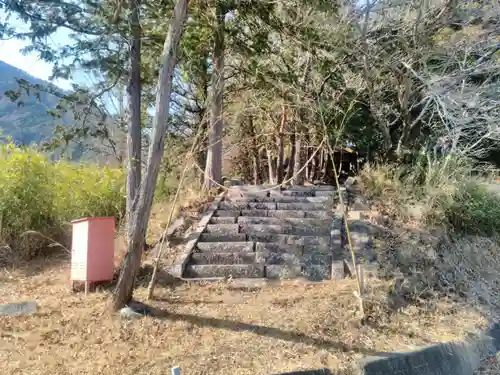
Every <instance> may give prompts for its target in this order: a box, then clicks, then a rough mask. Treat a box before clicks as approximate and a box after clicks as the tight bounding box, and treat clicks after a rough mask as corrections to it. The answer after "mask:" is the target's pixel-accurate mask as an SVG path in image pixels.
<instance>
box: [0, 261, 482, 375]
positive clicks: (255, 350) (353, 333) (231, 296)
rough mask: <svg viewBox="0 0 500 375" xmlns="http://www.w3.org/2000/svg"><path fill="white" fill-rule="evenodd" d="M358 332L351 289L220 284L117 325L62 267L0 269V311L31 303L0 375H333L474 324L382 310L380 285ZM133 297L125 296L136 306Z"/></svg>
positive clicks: (457, 313)
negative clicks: (327, 373)
mask: <svg viewBox="0 0 500 375" xmlns="http://www.w3.org/2000/svg"><path fill="white" fill-rule="evenodd" d="M55 263H57V264H55ZM368 288H369V290H368V293H367V296H366V299H365V300H366V306H367V307H366V309H367V313H368V315H369V316H370V319H369V320H368V322H369V323H368V324H365V325H362V324H361V323H360V319H359V316H358V315H357V309H358V302H357V299H356V298H355V294H354V292H355V290H356V287H355V283H354V282H353V281H352V280H345V281H341V282H339V281H335V282H327V283H322V284H306V283H303V282H300V281H290V282H283V283H280V284H279V285H274V286H264V287H263V288H262V289H257V288H256V289H252V288H246V289H240V288H235V287H234V285H232V284H231V282H229V283H221V284H209V285H197V284H181V285H179V286H176V287H175V288H173V287H168V286H159V287H158V288H157V289H156V292H155V301H153V302H151V304H152V305H153V306H154V307H156V308H158V309H161V310H162V311H163V313H162V316H161V317H155V318H153V317H146V318H141V319H139V320H133V321H127V320H124V319H123V318H121V317H119V316H117V315H115V314H111V313H110V312H109V310H108V309H107V306H108V304H107V302H108V301H109V293H110V290H97V291H96V292H94V293H91V294H89V295H88V296H87V297H85V296H84V295H83V293H71V292H70V289H69V263H68V260H67V258H61V259H60V261H59V262H55V261H54V259H50V260H46V261H43V260H40V261H38V262H32V263H31V264H30V266H29V267H27V268H25V269H20V270H17V271H11V270H7V269H4V270H0V303H3V302H13V301H25V300H32V299H33V300H36V301H37V303H38V305H39V311H38V312H37V313H36V314H35V315H32V316H27V317H10V318H6V317H2V318H0V363H2V374H5V375H8V374H31V375H38V374H47V375H49V374H50V375H62V374H80V375H86V374H89V375H90V374H92V375H95V374H106V375H114V374H120V375H124V374H144V375H145V374H148V375H164V374H167V373H169V371H170V368H171V367H172V366H180V367H181V369H182V371H183V373H184V374H186V375H201V374H242V375H244V374H252V375H257V374H266V375H268V374H273V373H279V372H284V371H292V370H299V369H317V368H324V367H326V368H329V369H332V370H342V369H347V368H350V366H351V365H352V364H353V363H354V362H355V361H356V360H358V359H360V358H362V357H366V356H371V355H376V354H380V353H388V352H394V351H407V350H411V349H415V348H417V347H419V346H421V345H428V344H431V343H434V342H442V341H449V340H454V339H458V338H461V337H463V336H464V335H465V334H466V333H467V332H469V331H475V330H477V329H480V328H481V327H483V326H484V325H485V324H486V321H485V320H484V319H483V318H482V317H481V315H480V314H479V313H477V312H475V311H473V310H470V309H469V307H468V306H466V305H458V304H457V302H452V301H448V300H440V301H434V302H433V303H430V302H427V303H425V304H422V306H420V307H418V308H417V307H415V306H410V307H407V308H405V309H404V310H400V311H399V312H397V313H396V312H390V311H389V310H388V309H387V291H388V290H389V289H390V288H391V281H375V280H372V281H371V282H370V283H368ZM145 294H146V290H145V288H144V287H141V288H139V289H138V290H137V291H136V298H137V299H138V300H143V299H144V298H145Z"/></svg>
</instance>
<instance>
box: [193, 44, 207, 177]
mask: <svg viewBox="0 0 500 375" xmlns="http://www.w3.org/2000/svg"><path fill="white" fill-rule="evenodd" d="M208 57H209V55H208V53H207V54H205V55H204V60H205V61H208ZM202 79H203V81H202V82H203V84H202V91H201V98H200V100H199V102H200V103H201V106H200V107H199V108H200V111H199V113H198V126H200V128H201V129H200V137H199V139H200V144H199V145H198V147H199V149H198V152H197V153H196V155H197V156H196V161H197V163H198V165H199V167H200V169H201V173H200V174H199V178H200V179H199V181H200V184H202V185H203V182H204V181H205V171H204V170H203V168H204V167H205V165H206V163H207V146H208V140H207V130H208V122H209V121H208V119H207V118H206V116H207V112H208V111H207V107H206V106H207V100H208V85H209V79H210V78H209V73H208V63H205V64H204V67H203V73H202Z"/></svg>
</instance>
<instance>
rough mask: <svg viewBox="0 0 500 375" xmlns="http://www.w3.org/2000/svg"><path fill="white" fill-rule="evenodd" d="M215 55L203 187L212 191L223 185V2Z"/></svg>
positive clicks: (218, 7)
mask: <svg viewBox="0 0 500 375" xmlns="http://www.w3.org/2000/svg"><path fill="white" fill-rule="evenodd" d="M215 17H216V20H215V30H214V41H215V42H214V53H213V57H212V64H213V72H212V105H211V114H210V129H209V137H208V142H209V148H208V152H207V164H206V166H205V182H204V183H203V187H204V188H205V189H207V190H208V189H211V188H214V187H217V184H221V183H222V131H223V126H224V125H223V121H222V105H223V97H224V32H225V31H224V27H225V17H226V11H225V7H224V6H223V4H222V1H217V3H216V8H215Z"/></svg>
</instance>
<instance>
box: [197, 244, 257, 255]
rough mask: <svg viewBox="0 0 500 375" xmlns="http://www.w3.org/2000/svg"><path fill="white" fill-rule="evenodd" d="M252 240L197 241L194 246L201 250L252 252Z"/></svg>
mask: <svg viewBox="0 0 500 375" xmlns="http://www.w3.org/2000/svg"><path fill="white" fill-rule="evenodd" d="M254 246H255V244H254V243H253V242H198V243H197V244H196V247H197V249H198V251H201V252H219V253H229V252H234V253H236V252H253V251H254Z"/></svg>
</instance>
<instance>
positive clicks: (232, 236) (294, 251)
mask: <svg viewBox="0 0 500 375" xmlns="http://www.w3.org/2000/svg"><path fill="white" fill-rule="evenodd" d="M337 198H338V192H337V191H336V189H335V188H334V187H332V186H315V187H293V188H289V189H286V190H283V189H279V188H278V189H276V188H274V189H272V188H269V187H267V188H266V187H264V186H248V185H245V186H233V187H231V188H230V189H229V190H228V192H227V193H226V195H225V196H224V198H223V199H222V200H220V201H219V202H216V203H215V205H213V207H212V209H211V210H210V212H209V214H208V215H207V216H206V217H205V220H204V223H203V224H202V228H200V229H199V231H200V233H199V234H198V235H197V236H196V239H195V240H193V241H192V245H191V247H190V249H189V252H188V254H187V255H186V259H185V262H184V264H183V267H182V271H181V273H182V278H184V279H188V280H189V279H191V280H192V279H206V280H217V279H226V278H267V279H282V278H295V277H306V278H307V279H309V280H315V281H316V280H323V279H331V278H338V276H339V274H341V275H342V276H341V277H343V269H344V264H343V261H342V259H341V257H342V251H341V247H342V246H341V230H340V228H341V219H340V218H341V216H340V215H337V204H338V203H337V201H338V199H337ZM202 221H203V220H202Z"/></svg>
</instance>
